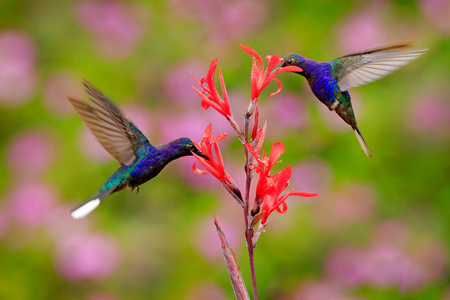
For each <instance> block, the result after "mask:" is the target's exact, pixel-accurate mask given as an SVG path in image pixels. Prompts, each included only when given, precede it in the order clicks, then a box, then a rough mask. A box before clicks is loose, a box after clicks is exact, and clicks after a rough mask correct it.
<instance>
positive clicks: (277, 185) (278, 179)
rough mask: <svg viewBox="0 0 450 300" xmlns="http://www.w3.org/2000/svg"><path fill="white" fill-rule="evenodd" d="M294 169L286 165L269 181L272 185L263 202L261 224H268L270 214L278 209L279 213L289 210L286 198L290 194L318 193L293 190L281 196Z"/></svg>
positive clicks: (310, 195)
mask: <svg viewBox="0 0 450 300" xmlns="http://www.w3.org/2000/svg"><path fill="white" fill-rule="evenodd" d="M291 174H292V170H291V167H290V166H289V167H286V168H285V169H283V170H282V171H280V172H279V173H277V174H275V175H274V176H272V178H271V179H272V180H270V181H268V182H269V184H270V185H271V187H270V189H268V190H269V192H268V194H267V195H266V196H265V197H264V199H263V202H262V204H261V211H263V212H264V214H263V216H262V218H261V224H263V225H264V224H266V222H267V218H268V217H269V216H270V214H271V213H272V212H273V211H274V210H276V211H277V212H279V213H282V214H284V213H285V212H286V211H287V205H286V202H285V201H286V199H287V198H288V197H290V196H301V197H315V196H317V195H318V194H313V193H305V192H294V190H291V191H290V192H288V193H287V194H284V195H282V196H280V194H281V193H282V192H283V191H284V190H285V189H286V188H287V186H288V185H289V179H290V178H291Z"/></svg>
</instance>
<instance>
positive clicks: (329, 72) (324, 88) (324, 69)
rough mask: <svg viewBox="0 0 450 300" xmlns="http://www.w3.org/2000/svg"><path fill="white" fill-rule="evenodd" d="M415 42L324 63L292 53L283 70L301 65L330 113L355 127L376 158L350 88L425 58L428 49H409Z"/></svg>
mask: <svg viewBox="0 0 450 300" xmlns="http://www.w3.org/2000/svg"><path fill="white" fill-rule="evenodd" d="M410 44H411V43H402V44H393V45H389V46H384V47H380V48H375V49H373V50H370V51H365V52H360V53H355V54H350V55H345V56H341V57H338V58H335V59H333V60H331V61H329V62H320V61H315V60H312V59H308V58H305V57H303V56H300V55H298V54H288V55H287V56H286V57H285V58H284V59H283V61H282V62H281V64H280V66H279V68H282V67H285V66H298V67H300V68H302V70H303V71H302V72H296V73H297V74H300V75H302V76H303V77H305V78H306V80H307V81H308V83H309V86H310V88H311V90H312V91H313V93H314V95H315V96H316V97H317V98H318V99H319V100H320V101H321V102H322V103H323V104H325V105H326V106H327V107H328V109H329V110H334V111H335V112H336V113H337V114H338V115H339V116H340V117H341V118H342V119H343V120H344V121H345V122H346V123H347V124H349V125H350V126H352V128H353V130H354V132H355V134H356V137H357V138H358V141H359V143H360V145H361V148H362V149H363V150H364V152H365V153H366V155H367V156H372V154H371V153H370V151H369V148H368V147H367V145H366V142H365V141H364V139H363V137H362V135H361V132H360V131H359V128H358V125H357V124H356V119H355V114H354V112H353V108H352V103H351V101H350V94H349V93H348V91H347V90H348V89H350V88H352V87H357V86H360V85H363V84H366V83H369V82H372V81H375V80H377V79H380V78H382V77H384V76H386V75H388V74H390V73H392V72H393V71H395V70H397V69H399V68H400V67H402V66H404V65H406V64H408V63H409V62H410V61H412V60H414V59H416V58H417V57H419V56H420V55H422V54H423V53H424V52H425V51H426V50H427V49H418V50H414V49H407V48H408V47H409V46H410Z"/></svg>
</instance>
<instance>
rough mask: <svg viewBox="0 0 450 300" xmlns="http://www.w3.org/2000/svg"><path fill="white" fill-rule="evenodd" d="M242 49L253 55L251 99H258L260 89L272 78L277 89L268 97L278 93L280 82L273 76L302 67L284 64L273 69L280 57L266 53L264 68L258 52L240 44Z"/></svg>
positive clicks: (298, 69) (296, 70) (278, 62)
mask: <svg viewBox="0 0 450 300" xmlns="http://www.w3.org/2000/svg"><path fill="white" fill-rule="evenodd" d="M241 48H242V50H244V51H245V53H247V54H248V55H251V56H253V64H252V79H251V84H252V101H255V99H258V97H259V94H260V93H261V91H262V90H263V89H264V88H265V87H266V86H267V85H268V84H269V82H271V81H272V80H275V81H276V83H278V90H277V91H276V92H274V93H272V94H270V97H272V96H273V95H276V94H278V93H279V92H280V91H281V88H282V86H281V82H280V81H279V80H278V79H277V78H275V76H276V75H278V74H280V73H282V72H301V71H302V69H301V68H300V67H297V66H286V67H283V68H279V69H275V70H274V68H275V67H276V66H277V65H278V64H280V63H281V61H282V59H281V58H280V57H279V56H278V55H276V54H275V55H268V56H266V60H267V62H268V63H269V65H268V66H267V69H266V70H264V63H263V60H262V59H261V56H259V54H258V53H256V51H255V50H253V49H252V48H250V47H248V46H244V45H241Z"/></svg>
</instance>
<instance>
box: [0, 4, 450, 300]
mask: <svg viewBox="0 0 450 300" xmlns="http://www.w3.org/2000/svg"><path fill="white" fill-rule="evenodd" d="M96 5H97V7H100V8H98V9H97V10H95V9H94V8H95V7H96ZM93 7H94V8H93ZM108 7H109V8H110V7H113V9H111V10H108V9H107V8H108ZM86 11H87V13H86ZM89 11H90V12H91V15H89ZM84 13H86V15H83V14H84ZM448 13H450V4H449V2H448V1H445V0H443V1H438V0H436V1H432V0H422V1H401V0H396V1H387V0H386V1H372V2H371V1H356V0H355V1H334V0H333V1H331V0H330V1H256V0H254V1H253V0H246V1H196V0H188V1H176V0H173V1H124V2H109V1H106V2H95V1H93V2H77V1H54V0H44V1H10V0H4V1H1V2H0V40H1V37H2V35H3V34H6V33H7V34H12V35H18V36H20V37H22V38H25V39H26V40H28V41H29V47H30V49H32V50H31V52H34V59H31V61H32V62H31V63H30V65H31V67H30V70H29V71H26V72H24V74H25V75H26V76H31V78H34V79H33V80H34V84H32V88H30V92H29V93H28V94H27V93H25V94H26V95H25V96H23V97H22V99H21V101H15V100H10V101H7V100H4V99H7V98H8V96H5V95H4V94H2V95H0V100H1V102H0V113H1V115H2V117H1V118H0V155H1V158H2V163H1V165H0V194H1V195H2V197H1V202H0V299H91V300H93V299H96V300H100V299H103V300H105V299H212V298H215V299H233V292H232V289H231V285H230V282H229V279H228V275H227V272H226V268H225V266H224V263H223V260H222V257H221V253H220V249H219V247H218V239H217V236H216V233H215V231H214V226H213V215H216V216H217V217H218V219H219V222H220V223H221V224H222V225H223V229H224V231H225V234H227V236H228V237H229V242H230V244H231V246H233V247H234V249H235V251H236V252H237V254H238V258H239V263H240V267H241V270H242V272H243V275H244V278H245V281H246V282H247V285H248V288H249V289H251V286H250V282H251V281H250V273H249V268H248V259H247V253H246V250H245V246H244V243H243V240H244V237H243V227H244V225H243V219H242V213H241V211H240V208H239V206H238V205H237V204H236V203H234V202H233V199H231V198H230V197H229V196H227V195H226V193H224V191H223V189H222V188H221V186H220V183H219V182H216V181H214V179H211V178H207V177H212V176H211V175H203V176H200V175H196V174H194V173H193V172H192V171H191V165H192V163H193V162H194V159H192V158H183V159H182V160H179V161H176V162H174V163H172V164H171V165H169V166H168V167H167V168H166V169H165V170H164V171H163V172H162V173H161V174H160V175H159V176H158V177H157V178H155V179H154V180H152V181H151V182H149V183H146V184H145V185H143V186H142V187H141V189H140V192H139V193H138V194H137V195H136V194H135V193H133V192H130V191H122V192H120V193H117V194H114V195H112V196H110V197H109V198H108V199H107V200H106V201H105V202H104V203H102V205H101V206H100V207H99V208H98V209H97V210H96V211H95V212H94V213H92V215H90V216H89V217H88V218H86V219H84V220H80V221H73V220H71V219H70V215H69V211H70V209H71V208H73V207H75V206H76V205H77V204H78V203H81V202H82V201H84V200H85V199H87V198H88V197H89V196H90V195H92V194H94V193H95V192H96V191H97V189H99V187H100V186H101V185H102V184H103V182H104V181H105V180H106V179H107V178H108V176H110V175H111V174H112V173H113V172H114V170H115V169H116V168H117V167H118V164H117V162H115V161H113V160H111V159H108V156H105V155H104V154H101V153H100V154H98V153H97V152H98V151H97V150H89V149H90V148H89V147H88V145H86V144H95V143H97V142H96V141H95V140H93V139H87V138H85V139H84V138H82V137H83V134H84V133H85V126H84V125H83V124H82V122H81V120H80V118H79V117H78V116H77V115H76V114H75V112H74V111H73V110H72V109H71V108H70V107H69V106H67V103H66V101H67V100H66V99H65V97H64V96H65V95H73V94H75V95H80V96H81V95H83V92H82V86H81V78H86V79H88V80H89V81H90V82H92V83H93V84H94V86H96V87H98V88H99V89H100V90H101V91H103V92H105V93H106V94H107V95H109V96H110V97H111V99H113V101H114V102H115V103H116V104H117V105H118V106H119V107H133V108H134V110H133V112H134V114H135V115H139V113H141V116H144V117H142V118H141V119H144V120H143V122H144V123H145V122H147V125H146V126H147V132H145V130H144V133H145V134H147V136H148V138H149V140H150V142H151V143H153V144H160V143H165V142H167V141H169V140H170V139H172V138H174V137H176V135H177V134H178V132H179V136H182V135H188V136H189V137H192V138H193V139H194V140H195V141H196V142H199V137H201V136H202V134H203V130H204V128H205V127H206V126H207V124H208V123H209V122H212V123H213V128H216V129H214V133H215V134H216V135H218V134H220V133H221V132H223V131H224V130H223V128H226V127H224V120H223V117H222V116H221V115H220V114H218V113H215V112H211V111H207V112H205V111H204V110H203V109H202V108H201V106H200V99H197V100H195V99H196V95H195V93H194V92H193V91H191V90H190V86H191V85H194V84H195V82H194V80H193V79H191V77H190V73H191V72H193V73H194V74H195V76H196V77H197V78H201V77H203V76H205V75H206V71H207V68H208V66H209V63H210V61H211V60H212V59H214V58H215V57H218V59H219V66H220V67H221V69H222V72H223V73H224V77H225V82H226V84H227V89H228V92H229V94H230V101H231V102H232V109H233V113H234V118H235V119H236V121H237V122H238V123H239V124H241V125H242V114H243V113H244V111H245V109H246V107H247V105H248V101H249V99H250V71H251V58H250V57H249V56H248V55H247V54H245V53H244V52H243V51H242V50H241V49H240V47H239V44H245V45H249V46H250V47H252V48H253V49H255V50H256V51H257V52H258V53H260V55H261V56H262V57H265V56H266V55H268V54H279V55H280V56H282V57H283V56H284V55H286V54H287V53H290V52H296V53H300V54H302V55H304V56H306V57H308V58H312V59H316V60H322V61H326V60H330V59H332V58H334V57H337V56H340V55H344V54H348V53H349V52H352V51H359V50H364V49H365V48H369V47H372V46H375V45H377V44H382V43H385V42H393V41H405V40H415V41H416V43H415V45H414V47H418V48H429V50H428V51H427V52H426V53H425V54H424V55H423V56H421V57H420V58H419V59H417V60H415V61H413V62H412V63H411V64H410V65H407V66H405V67H404V68H402V69H401V70H399V71H397V72H395V73H394V74H393V75H390V76H388V77H387V78H385V79H382V80H380V81H377V82H375V83H371V84H369V85H366V86H363V87H358V88H355V89H353V90H351V94H352V96H353V99H354V102H353V103H354V106H355V111H356V116H357V120H358V124H359V127H360V129H361V131H362V133H363V135H364V137H365V139H366V142H367V144H368V146H369V148H370V150H371V152H372V155H373V157H372V158H368V157H366V156H365V155H364V153H363V151H362V150H361V149H360V147H359V145H358V143H357V140H356V138H355V136H354V134H353V133H352V131H351V128H350V127H348V126H346V125H345V124H343V122H342V121H340V120H339V119H338V117H337V116H336V115H335V114H334V113H330V112H328V110H327V109H326V108H325V107H324V106H323V105H322V104H321V103H319V102H318V101H317V100H316V99H315V98H314V96H313V95H312V93H311V92H310V91H309V89H308V87H307V85H306V81H305V80H304V79H303V78H301V77H300V76H297V75H294V74H281V75H279V76H278V78H279V79H280V80H281V82H282V83H283V91H282V92H281V94H279V95H276V96H274V97H273V98H269V94H270V93H271V92H272V91H274V90H275V89H276V85H275V84H274V83H272V84H270V85H269V86H268V87H267V89H266V90H265V91H264V92H263V94H262V96H261V103H260V110H261V121H264V120H267V121H268V129H267V131H268V133H267V138H266V141H265V145H264V147H265V148H267V149H270V147H271V144H272V143H273V142H276V141H280V142H283V143H284V144H285V145H286V152H285V154H284V155H283V156H282V158H281V159H282V161H283V162H282V163H281V164H280V166H279V168H278V170H279V169H281V168H282V167H286V166H289V165H291V166H292V167H293V169H294V175H293V178H292V180H291V185H290V188H295V189H296V190H302V191H306V192H317V193H319V196H318V197H316V198H314V199H313V200H308V201H305V200H304V199H303V198H295V197H292V198H290V199H289V200H288V201H287V204H288V207H289V210H288V212H287V213H286V214H284V215H279V214H276V213H273V215H271V217H270V219H271V223H270V225H269V226H268V227H267V231H266V232H264V233H263V234H262V236H261V239H260V240H259V243H258V246H257V248H256V250H255V262H256V273H257V281H258V286H259V287H258V290H259V294H260V299H450V289H449V280H450V278H449V269H448V266H449V255H448V249H449V247H450V221H449V219H450V204H449V200H450V185H449V183H448V181H449V179H450V159H449V158H448V154H449V152H450V130H449V128H450V103H449V94H450V87H449V83H450V81H449V78H450V39H449V34H450V21H449V20H448V15H449V14H448ZM3 47H8V46H3ZM127 47H128V48H127ZM2 49H4V48H1V47H0V68H2V66H5V64H7V63H8V61H10V57H12V56H14V55H15V54H14V53H12V54H11V53H10V54H5V53H6V52H4V53H3V54H2V52H1V51H4V50H2ZM8 55H9V56H8ZM17 55H19V59H18V61H20V57H21V56H20V55H21V54H17ZM23 55H24V56H26V54H23ZM31 56H33V55H31ZM190 66H193V67H192V68H193V70H192V71H190ZM18 68H19V67H18ZM19 69H20V68H19ZM11 72H12V73H13V72H14V71H11ZM0 73H1V72H0ZM4 73H5V74H7V75H5V76H6V77H3V78H4V79H2V80H4V84H3V85H5V84H6V83H5V82H8V81H7V80H6V79H7V78H8V76H9V75H8V74H12V73H8V72H7V71H5V72H4ZM61 74H62V75H61ZM174 74H177V75H174ZM25 75H24V76H25ZM11 76H12V75H11ZM174 76H176V77H177V78H176V79H175V78H173V77H174ZM5 78H6V79H5ZM23 78H24V77H22V76H21V77H19V79H18V80H15V81H14V82H13V83H8V87H9V88H11V86H14V88H15V89H19V90H20V89H22V88H24V85H23V84H22V82H21V80H22V79H23ZM55 78H56V79H55ZM61 78H62V79H61ZM180 78H181V79H180ZM58 79H61V81H58ZM23 80H25V79H23ZM180 80H181V81H180ZM51 82H53V83H52V84H53V85H52V86H51V87H50V85H51ZM55 82H56V83H55ZM8 87H4V89H7V88H8ZM54 90H57V92H54ZM0 91H1V83H0ZM58 91H59V92H58ZM180 91H181V92H180ZM177 93H178V94H177ZM49 95H50V96H51V97H53V99H54V101H49V99H48V98H49V97H50V96H49ZM173 95H177V96H173ZM287 96H289V97H290V99H295V100H294V101H298V102H295V103H297V104H296V106H295V108H292V110H293V112H294V117H292V112H291V113H290V114H289V112H290V110H291V107H290V106H289V103H290V102H289V101H288V100H286V101H284V100H283V99H285V98H286V97H287ZM283 97H284V98H283ZM192 99H194V100H192ZM278 99H279V100H280V101H279V102H278V103H277V100H278ZM283 105H286V107H282V106H283ZM297 105H299V106H298V107H297ZM55 106H61V109H58V108H55ZM125 111H126V110H125ZM297 111H298V114H299V119H301V120H303V121H302V122H300V123H296V122H297V121H298V120H297V121H296V118H295V112H297ZM285 114H286V115H285ZM129 115H130V118H131V119H132V120H133V118H132V114H131V113H130V114H129ZM186 115H188V116H189V118H191V119H189V118H188V117H186ZM280 118H281V119H280ZM179 119H183V120H184V122H185V123H184V124H186V126H183V125H182V124H183V123H180V122H181V121H180V120H179ZM281 121H283V122H281ZM289 122H293V123H292V124H294V125H292V126H290V125H289ZM136 123H137V121H136ZM194 123H195V124H199V125H198V126H197V125H195V126H194V125H192V124H194ZM217 124H218V125H217ZM191 125H192V127H190V126H191ZM225 125H226V124H225ZM138 126H139V124H138ZM194 129H195V132H194ZM226 131H227V132H228V133H229V137H228V138H227V140H228V141H227V142H224V143H223V144H221V146H222V147H221V149H222V154H223V155H224V161H225V168H226V169H227V170H228V171H229V172H230V174H232V176H233V177H235V180H236V182H237V184H238V186H239V187H241V188H243V186H244V185H243V157H244V154H243V150H242V148H241V147H240V145H239V142H238V141H237V140H236V138H235V137H234V135H233V133H232V131H230V130H229V129H226ZM167 132H172V134H174V135H175V136H170V134H168V133H167ZM28 134H30V135H32V136H37V138H38V139H40V141H42V143H43V145H42V143H41V144H39V143H38V146H39V145H40V146H39V147H41V148H42V149H43V150H42V151H43V152H44V154H43V157H44V158H45V159H43V161H44V163H45V165H44V166H40V167H36V168H35V169H33V168H32V166H30V167H29V168H28V167H27V162H31V164H33V163H35V164H37V165H39V163H40V161H41V159H40V157H41V156H35V153H36V152H35V151H38V150H37V149H35V148H33V147H24V149H22V150H23V152H17V151H15V150H14V149H16V148H14V145H15V143H16V142H17V141H19V140H20V139H21V138H22V137H24V136H27V135H28ZM38 146H36V147H38ZM91 146H93V147H95V146H96V145H91ZM11 149H13V150H11ZM39 151H40V150H39ZM95 151H97V152H95ZM94 152H95V153H94ZM17 153H19V154H17ZM93 153H94V154H93ZM96 153H97V154H96ZM17 155H19V156H20V155H23V156H24V160H23V161H21V159H20V157H19V158H17ZM96 155H97V156H96ZM36 157H37V158H36ZM97 157H99V159H97ZM23 164H25V166H24V165H23ZM18 166H19V167H20V168H22V169H21V170H18V168H19V167H18ZM194 177H195V178H194ZM33 185H40V186H45V188H44V189H47V190H50V191H51V192H50V194H52V195H53V200H52V201H51V202H50V204H48V203H47V202H46V197H45V196H44V197H41V198H44V199H43V200H42V199H41V200H42V201H43V202H42V203H47V204H46V206H45V205H44V204H41V202H39V201H41V200H39V199H40V198H39V197H40V196H39V195H38V192H37V191H36V190H33V189H32V188H30V191H31V192H29V193H28V194H26V195H25V196H23V195H22V196H21V197H22V198H20V197H19V196H17V195H18V193H19V194H20V192H19V191H21V190H22V191H23V190H24V189H26V187H27V186H28V187H29V186H33ZM44 195H46V194H45V193H44ZM24 197H25V198H26V197H28V198H27V199H30V203H34V204H33V205H34V206H32V207H31V209H29V210H31V212H30V211H27V208H26V205H25V208H23V205H22V206H20V205H19V204H17V201H19V200H17V199H19V198H20V199H23V198H24ZM34 197H37V198H36V199H38V198H39V199H38V200H33V199H34ZM19 202H20V201H19ZM24 203H25V204H26V203H27V201H26V200H24ZM299 203H300V204H301V205H299ZM42 205H44V206H42ZM42 207H44V208H42ZM36 210H39V211H41V213H39V214H38V215H37V216H36V218H37V220H38V221H33V220H34V219H33V217H31V219H32V220H31V221H27V220H29V219H26V218H27V217H26V216H25V217H24V216H23V215H24V214H27V213H28V214H31V215H33V212H34V213H35V212H36ZM24 211H25V212H24ZM50 211H51V213H50ZM24 218H25V221H24ZM88 240H89V242H87V241H88ZM86 247H87V248H86ZM80 253H83V254H80ZM108 253H109V254H108ZM108 255H110V256H108ZM71 262H74V263H73V264H72V265H71ZM83 264H85V265H86V266H87V267H86V268H87V269H86V272H85V273H81V275H80V273H77V274H78V275H74V273H73V272H75V271H73V268H75V269H76V268H77V267H80V266H84V265H83ZM64 266H66V267H64ZM67 266H69V267H67ZM108 266H109V267H108ZM250 293H251V291H250Z"/></svg>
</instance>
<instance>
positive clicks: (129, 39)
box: [76, 0, 144, 59]
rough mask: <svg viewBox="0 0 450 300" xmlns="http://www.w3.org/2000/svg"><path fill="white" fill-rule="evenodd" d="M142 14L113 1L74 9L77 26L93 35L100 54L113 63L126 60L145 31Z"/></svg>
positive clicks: (108, 0)
mask: <svg viewBox="0 0 450 300" xmlns="http://www.w3.org/2000/svg"><path fill="white" fill-rule="evenodd" d="M141 13H142V11H141V10H139V9H138V8H137V7H132V6H131V5H130V4H129V3H126V2H121V1H116V0H104V1H103V0H100V1H95V0H94V1H84V2H80V3H78V4H77V7H76V15H77V18H78V21H79V22H80V24H81V25H82V26H83V27H84V28H85V29H86V30H88V31H90V32H91V33H92V34H93V36H94V40H95V42H96V43H97V47H98V48H99V50H100V52H101V53H102V54H103V55H105V56H107V57H109V58H112V59H120V58H124V57H127V56H128V55H130V54H131V52H132V51H133V50H134V48H135V47H136V44H137V43H138V42H139V40H140V39H141V37H142V34H143V28H144V26H143V24H141V23H142V21H141V18H140V14H141Z"/></svg>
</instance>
